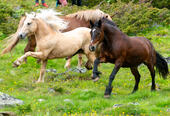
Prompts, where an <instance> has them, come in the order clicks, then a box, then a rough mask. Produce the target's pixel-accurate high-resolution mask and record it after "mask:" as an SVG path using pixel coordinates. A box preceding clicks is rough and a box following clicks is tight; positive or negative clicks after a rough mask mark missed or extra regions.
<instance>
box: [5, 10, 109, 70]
mask: <svg viewBox="0 0 170 116" xmlns="http://www.w3.org/2000/svg"><path fill="white" fill-rule="evenodd" d="M40 12H41V13H43V14H42V15H49V16H51V14H52V15H53V14H55V15H60V14H59V13H57V12H55V11H53V10H51V9H48V10H40ZM102 17H107V18H108V19H110V20H112V19H111V17H110V16H109V15H108V14H106V13H104V12H103V11H101V10H99V9H96V10H85V11H78V12H76V13H73V14H69V15H66V16H58V19H56V21H60V20H61V19H62V20H64V21H65V22H68V26H67V27H66V28H62V29H60V31H61V32H67V31H71V30H73V29H76V28H78V27H89V28H90V20H91V21H93V22H95V21H97V20H99V19H100V18H102ZM24 20H25V16H23V17H22V18H21V20H20V23H19V26H18V30H19V28H20V27H21V26H22V25H23V22H24ZM48 20H50V18H49V19H48ZM20 25H21V26H20ZM14 35H17V32H16V34H14ZM28 38H29V39H28V43H27V45H26V47H25V49H24V53H26V52H28V51H32V52H33V51H35V47H36V40H35V35H34V34H32V35H30V36H29V37H28ZM18 40H19V39H18V38H16V39H14V41H13V42H11V43H10V44H9V45H8V46H7V47H6V48H5V49H4V50H3V52H2V53H3V54H4V53H7V52H9V51H11V50H12V48H14V47H15V45H16V44H17V43H18ZM81 59H82V56H81V55H79V60H78V67H81V64H82V60H81ZM70 62H71V59H70V58H69V59H68V60H67V62H66V64H65V67H66V68H69V67H70ZM86 68H89V69H90V68H91V66H90V64H89V62H87V63H86Z"/></svg>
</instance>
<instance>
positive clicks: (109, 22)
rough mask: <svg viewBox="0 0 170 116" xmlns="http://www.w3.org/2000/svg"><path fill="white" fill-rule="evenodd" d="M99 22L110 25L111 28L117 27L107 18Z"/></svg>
mask: <svg viewBox="0 0 170 116" xmlns="http://www.w3.org/2000/svg"><path fill="white" fill-rule="evenodd" d="M101 21H102V22H104V23H107V24H110V25H112V26H114V27H117V25H116V24H115V23H114V22H113V21H111V20H109V19H107V18H104V17H103V18H102V19H101Z"/></svg>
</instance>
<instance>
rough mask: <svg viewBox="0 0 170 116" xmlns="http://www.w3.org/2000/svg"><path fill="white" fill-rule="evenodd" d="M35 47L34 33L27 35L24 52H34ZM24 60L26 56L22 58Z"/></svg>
mask: <svg viewBox="0 0 170 116" xmlns="http://www.w3.org/2000/svg"><path fill="white" fill-rule="evenodd" d="M35 47H36V40H35V35H31V36H29V37H28V43H27V45H26V47H25V49H24V53H26V52H29V51H31V52H34V51H35ZM24 61H25V62H27V58H25V59H24Z"/></svg>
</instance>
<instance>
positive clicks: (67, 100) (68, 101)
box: [64, 99, 74, 105]
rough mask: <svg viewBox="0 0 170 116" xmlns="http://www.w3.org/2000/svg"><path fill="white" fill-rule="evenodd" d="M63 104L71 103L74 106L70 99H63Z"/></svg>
mask: <svg viewBox="0 0 170 116" xmlns="http://www.w3.org/2000/svg"><path fill="white" fill-rule="evenodd" d="M64 102H67V103H71V104H72V105H74V103H73V101H72V100H70V99H64Z"/></svg>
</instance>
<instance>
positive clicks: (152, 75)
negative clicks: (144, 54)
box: [146, 63, 155, 91]
mask: <svg viewBox="0 0 170 116" xmlns="http://www.w3.org/2000/svg"><path fill="white" fill-rule="evenodd" d="M146 65H147V67H148V69H149V71H150V74H151V77H152V86H151V90H152V91H154V90H155V69H154V65H153V64H151V63H149V64H146Z"/></svg>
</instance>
